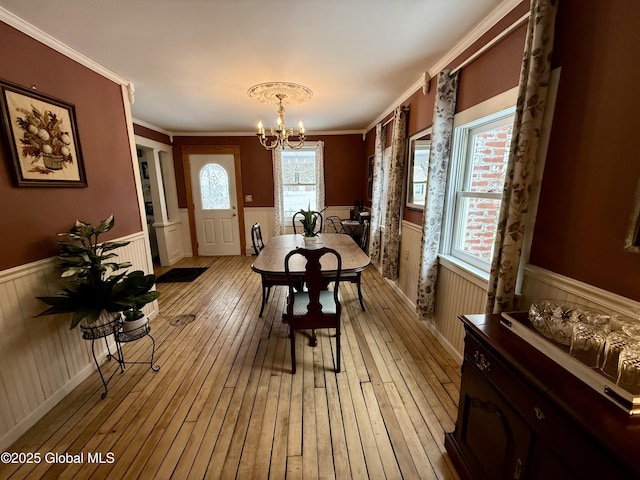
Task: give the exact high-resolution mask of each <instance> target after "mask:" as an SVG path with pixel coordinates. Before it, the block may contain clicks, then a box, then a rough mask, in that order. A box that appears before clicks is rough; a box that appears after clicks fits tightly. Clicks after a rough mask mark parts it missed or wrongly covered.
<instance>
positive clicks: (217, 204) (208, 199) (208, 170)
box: [200, 163, 231, 210]
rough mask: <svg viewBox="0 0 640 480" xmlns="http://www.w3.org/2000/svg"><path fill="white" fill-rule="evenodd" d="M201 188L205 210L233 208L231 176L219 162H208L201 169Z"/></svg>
mask: <svg viewBox="0 0 640 480" xmlns="http://www.w3.org/2000/svg"><path fill="white" fill-rule="evenodd" d="M200 189H201V194H202V209H203V210H221V209H228V208H231V201H230V197H229V176H228V175H227V171H226V170H225V169H224V168H223V167H222V166H220V165H218V164H217V163H207V164H206V165H205V166H204V167H202V169H201V170H200Z"/></svg>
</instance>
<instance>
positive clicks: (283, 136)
mask: <svg viewBox="0 0 640 480" xmlns="http://www.w3.org/2000/svg"><path fill="white" fill-rule="evenodd" d="M247 95H249V97H251V98H254V99H256V100H258V101H260V102H262V103H271V104H276V103H277V104H278V119H277V122H278V126H277V127H276V128H275V129H274V128H273V127H271V129H270V132H269V135H267V134H266V133H265V129H264V126H263V124H262V121H260V122H259V123H258V132H257V133H256V135H257V137H258V140H259V141H260V144H261V145H262V146H263V147H264V148H266V149H267V150H273V149H274V148H276V147H278V146H280V147H282V148H286V147H289V148H291V149H292V150H298V149H300V148H302V146H303V145H304V139H305V136H304V125H303V124H302V120H300V122H299V123H298V132H297V134H294V132H293V128H289V129H288V130H287V127H286V126H285V125H286V124H285V121H284V105H283V103H284V102H285V100H286V101H287V102H288V103H290V104H292V103H302V102H305V101H307V100H308V99H309V98H311V95H313V93H312V92H311V90H309V89H308V88H307V87H304V86H302V85H298V84H295V83H287V82H269V83H261V84H258V85H254V86H253V87H251V88H250V89H249V90H248V91H247ZM294 137H297V141H295V140H294Z"/></svg>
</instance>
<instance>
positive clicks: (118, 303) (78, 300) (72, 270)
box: [37, 215, 160, 338]
mask: <svg viewBox="0 0 640 480" xmlns="http://www.w3.org/2000/svg"><path fill="white" fill-rule="evenodd" d="M113 225H114V218H113V215H111V216H110V217H109V218H107V219H105V220H102V221H101V222H100V223H99V224H98V225H97V226H93V225H91V224H89V223H85V222H81V221H78V220H76V223H75V225H74V226H73V227H72V228H71V229H70V230H69V232H68V233H61V234H58V235H59V236H61V237H62V238H63V240H62V241H60V242H59V245H60V254H59V255H58V259H59V260H60V266H61V267H62V276H61V278H62V280H63V282H64V287H63V289H62V291H61V292H60V293H58V294H57V295H54V296H47V297H37V298H38V299H39V300H41V301H43V302H44V303H46V304H48V305H49V308H47V309H46V310H44V311H43V312H41V313H40V314H39V315H38V316H42V315H51V314H58V313H73V316H72V317H71V328H74V327H76V326H77V325H78V324H79V323H81V322H82V323H81V327H83V328H84V329H91V328H93V327H94V325H95V326H99V325H100V324H101V323H104V324H109V325H113V324H115V323H117V321H118V320H119V319H120V315H121V314H120V312H129V311H130V312H132V313H128V314H127V317H132V318H133V317H137V316H139V313H138V312H140V309H141V308H142V307H143V306H144V305H146V304H147V303H149V302H152V301H154V300H156V299H157V298H158V297H159V296H160V292H158V291H155V290H152V288H153V286H154V284H155V281H156V277H155V275H153V274H149V275H146V274H145V273H144V272H143V271H141V270H136V271H133V272H128V271H127V270H126V269H127V268H128V267H130V266H131V264H130V263H129V262H123V263H118V262H116V261H115V260H114V259H115V258H116V257H117V256H118V255H117V254H116V253H115V250H116V249H118V248H120V247H124V246H126V245H128V244H129V242H109V241H108V242H103V243H100V242H99V241H98V240H99V236H100V235H101V234H103V233H105V232H108V231H109V230H111V229H112V228H113ZM140 313H142V312H140ZM110 328H112V329H113V328H115V327H110ZM106 333H107V334H108V333H113V331H111V332H108V331H107V332H106ZM85 338H91V337H90V336H88V337H85Z"/></svg>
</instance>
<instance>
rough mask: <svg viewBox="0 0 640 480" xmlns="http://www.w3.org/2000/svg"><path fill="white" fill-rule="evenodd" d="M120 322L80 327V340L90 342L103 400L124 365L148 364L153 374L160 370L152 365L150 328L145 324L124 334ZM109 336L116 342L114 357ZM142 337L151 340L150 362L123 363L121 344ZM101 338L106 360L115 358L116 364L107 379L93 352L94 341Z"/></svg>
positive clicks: (154, 345)
mask: <svg viewBox="0 0 640 480" xmlns="http://www.w3.org/2000/svg"><path fill="white" fill-rule="evenodd" d="M122 322H123V320H122V319H121V318H120V317H115V318H114V319H113V320H111V321H109V322H107V323H104V324H102V325H97V326H93V327H84V326H81V329H82V338H84V339H85V340H91V354H92V355H93V361H94V362H95V364H96V368H97V370H98V374H99V375H100V380H101V381H102V385H103V386H104V392H103V393H102V395H101V396H100V398H102V399H105V398H106V396H107V391H108V389H107V385H108V384H109V382H110V381H111V379H112V378H113V376H114V375H115V374H116V372H117V371H118V370H120V372H121V373H122V372H124V369H125V365H127V364H135V363H139V364H147V363H148V364H149V368H151V370H153V371H154V372H157V371H158V370H160V366H159V365H154V364H153V359H154V356H155V351H156V342H155V340H154V338H153V337H152V336H151V334H150V333H149V331H150V330H151V326H150V325H149V324H148V323H147V324H146V325H143V326H142V327H139V328H136V329H134V330H130V331H128V332H124V331H123V330H122ZM109 335H113V336H114V339H115V341H116V352H115V355H113V354H112V353H111V349H110V348H109V342H107V337H108V336H109ZM143 337H149V338H150V339H151V345H152V348H151V360H150V361H149V362H127V361H125V359H124V353H123V351H122V344H123V343H128V342H135V341H136V340H139V339H141V338H143ZM101 338H104V343H105V346H106V347H107V360H111V358H115V359H116V361H117V362H118V368H116V369H114V371H113V372H111V375H109V377H108V378H105V375H104V374H103V373H102V369H101V368H100V363H99V362H98V358H97V357H96V352H95V342H96V340H99V339H101Z"/></svg>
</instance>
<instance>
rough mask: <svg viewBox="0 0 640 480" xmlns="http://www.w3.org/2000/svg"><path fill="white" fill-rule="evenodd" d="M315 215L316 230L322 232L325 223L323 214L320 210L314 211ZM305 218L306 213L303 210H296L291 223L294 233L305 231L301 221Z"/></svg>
mask: <svg viewBox="0 0 640 480" xmlns="http://www.w3.org/2000/svg"><path fill="white" fill-rule="evenodd" d="M313 216H314V217H316V232H320V233H322V225H323V223H324V222H323V220H322V214H321V213H320V212H313ZM303 218H304V214H303V213H302V212H296V213H294V214H293V219H292V220H291V223H293V233H304V231H303V229H302V223H300V221H301V220H302V219H303ZM296 222H297V224H296ZM298 230H300V231H298Z"/></svg>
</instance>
